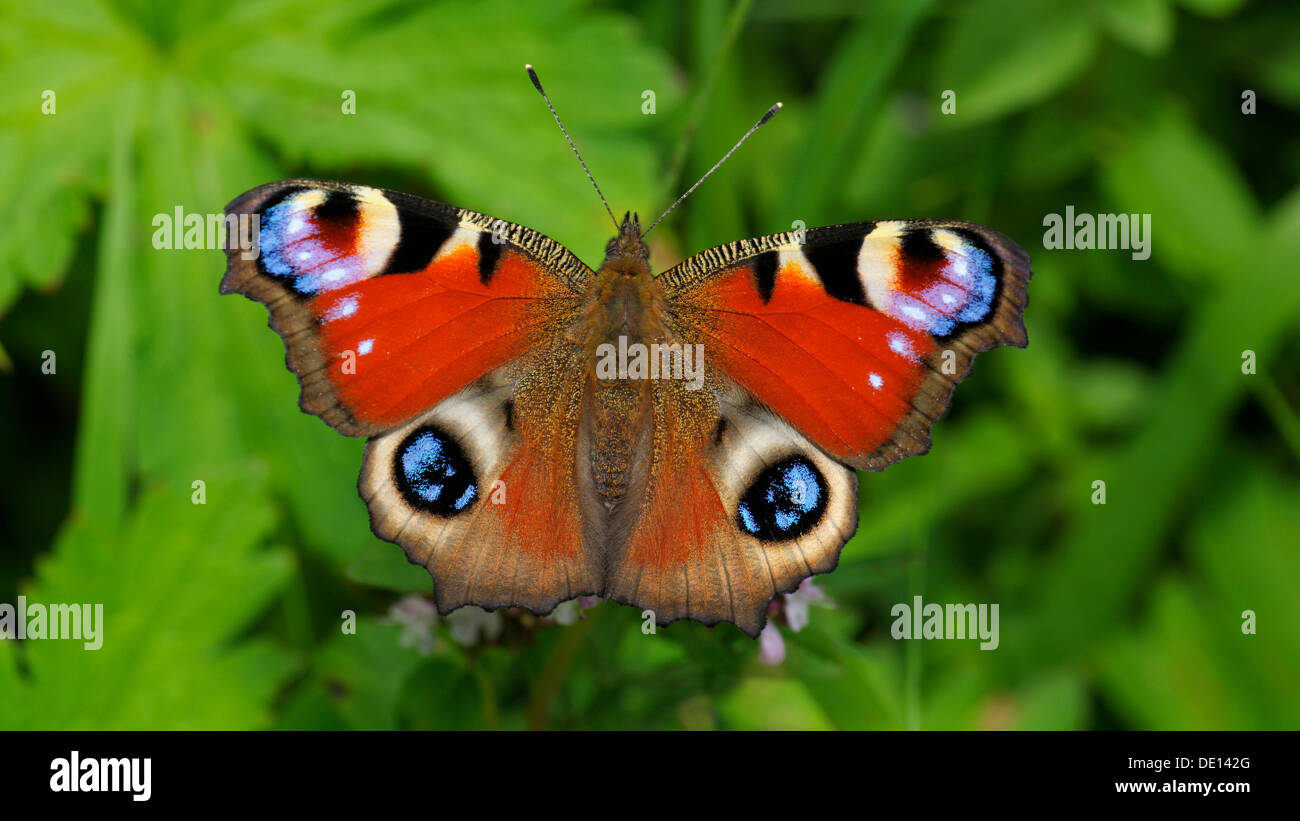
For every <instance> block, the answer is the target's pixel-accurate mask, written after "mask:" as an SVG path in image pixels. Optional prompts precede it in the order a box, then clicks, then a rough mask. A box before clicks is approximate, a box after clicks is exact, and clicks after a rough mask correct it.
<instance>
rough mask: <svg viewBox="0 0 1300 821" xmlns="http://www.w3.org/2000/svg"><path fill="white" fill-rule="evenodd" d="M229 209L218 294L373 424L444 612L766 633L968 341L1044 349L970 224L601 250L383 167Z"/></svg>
mask: <svg viewBox="0 0 1300 821" xmlns="http://www.w3.org/2000/svg"><path fill="white" fill-rule="evenodd" d="M529 74H530V75H531V76H532V77H533V81H534V84H535V85H536V86H537V88H538V90H539V91H541V84H540V82H539V81H538V80H537V79H536V74H535V73H534V72H533V71H532V69H531V67H530V68H529ZM542 94H543V96H544V97H545V96H546V95H545V92H542ZM547 104H548V106H549V105H550V100H549V98H547ZM775 108H776V107H773V110H771V111H769V112H768V114H767V115H765V119H764V120H761V121H760V122H759V125H761V124H762V123H763V122H765V121H766V118H767V117H770V116H771V114H772V113H773V112H774V110H775ZM551 111H552V113H553V114H554V113H555V112H554V107H553V106H552V107H551ZM555 118H556V121H557V123H558V122H559V117H558V115H556V117H555ZM560 127H561V130H563V124H561V125H560ZM757 127H758V126H757V125H756V126H755V128H754V129H751V130H750V132H749V133H750V134H752V133H753V131H754V130H755V129H757ZM748 136H749V134H746V137H748ZM565 137H566V138H568V134H567V132H565ZM742 142H743V139H742ZM570 143H572V140H570ZM738 146H739V144H737V147H738ZM574 150H575V153H576V150H577V149H576V147H575V148H574ZM733 150H734V149H733ZM579 159H580V160H581V155H579ZM724 159H725V158H724ZM583 166H584V168H585V167H586V164H585V163H583ZM714 168H715V169H716V168H717V166H715V167H714ZM588 175H589V176H590V172H589V171H588ZM706 176H707V175H706ZM702 181H703V180H701V182H702ZM592 182H593V184H594V183H595V181H594V179H593V180H592ZM697 185H698V183H697ZM692 190H693V189H692ZM597 191H599V187H597ZM687 193H689V191H688V192H687ZM601 199H602V200H603V199H604V197H603V195H602V196H601ZM679 202H680V200H679ZM606 209H607V210H608V205H606ZM669 210H671V209H669ZM226 212H227V215H228V216H238V217H241V218H252V217H255V218H256V223H255V224H256V225H257V226H258V230H257V240H258V246H259V247H258V253H257V254H256V255H255V256H252V258H249V257H250V255H249V254H246V253H242V252H241V251H240V249H238V248H236V247H234V246H233V245H228V247H227V254H228V267H227V270H226V273H225V276H224V278H223V279H222V282H221V292H222V293H241V294H244V295H245V296H247V297H249V298H251V299H254V300H257V301H259V302H261V303H263V304H265V305H266V307H267V308H268V309H269V311H270V327H271V328H272V329H274V330H275V331H277V332H278V333H279V334H280V336H282V337H283V339H284V343H285V347H286V351H287V353H286V362H287V365H288V367H289V370H291V371H292V372H293V373H294V374H296V375H297V378H298V380H299V382H300V385H301V396H300V406H301V408H302V410H303V411H305V412H307V413H309V414H314V415H316V416H319V417H320V418H321V419H323V420H324V421H325V422H326V423H327V424H329V425H330V426H331V427H333V428H334V429H335V430H337V431H339V432H340V433H342V434H345V435H347V436H358V437H367V440H368V441H367V443H366V447H365V456H364V459H363V463H362V467H361V474H360V479H359V481H358V485H357V487H358V491H359V493H360V495H361V498H362V499H363V500H364V501H365V503H366V505H367V506H368V508H369V513H370V524H371V528H372V530H373V531H374V533H375V534H376V535H377V536H378V537H379V538H381V539H384V540H387V541H390V542H395V543H396V544H398V545H400V546H401V547H402V548H403V550H404V551H405V553H406V556H407V558H408V560H409V561H411V562H412V563H414V564H419V565H422V566H424V567H425V568H427V569H428V571H429V573H430V574H431V575H432V577H433V580H434V599H435V603H436V605H437V607H438V610H439V611H440V612H442V613H444V614H445V613H448V612H450V611H452V610H454V609H456V608H459V607H462V606H465V605H478V606H480V607H484V608H487V609H494V608H499V607H522V608H526V609H528V610H530V611H533V612H535V613H538V614H545V613H548V612H550V611H551V610H553V609H554V608H555V606H556V605H557V604H559V603H560V602H562V601H565V600H568V599H573V598H576V597H579V596H600V597H603V598H607V599H611V600H613V601H617V602H621V603H623V604H627V605H631V606H633V607H635V608H638V609H640V610H642V611H643V613H647V612H648V613H649V614H652V615H653V617H654V619H655V621H656V622H657V623H659V624H668V623H670V622H673V621H675V620H678V619H689V620H693V621H697V622H702V623H705V624H717V623H720V622H731V623H734V624H735V625H737V626H738V627H739V628H740V629H741V630H743V631H744V632H745V633H747V634H749V635H750V636H756V635H757V634H758V633H759V631H760V630H761V629H762V628H763V626H764V624H765V622H766V618H767V612H768V605H769V603H770V602H771V601H772V600H773V599H774V598H775V597H776V596H777V595H778V594H780V593H784V592H789V591H791V590H793V589H795V588H796V587H798V586H799V584H800V583H801V582H802V580H804V579H805V578H807V577H809V576H812V575H814V574H820V573H827V572H830V571H831V570H833V569H834V568H835V566H836V564H837V562H838V559H839V554H840V550H841V548H842V547H843V546H844V544H845V543H846V542H847V541H848V540H849V538H850V537H851V536H852V535H853V533H854V531H855V530H856V529H857V523H858V498H857V474H856V472H855V469H860V470H881V469H883V468H885V467H886V466H888V465H890V464H892V463H893V462H896V461H898V460H899V459H902V458H903V457H906V456H910V455H913V454H920V453H924V452H926V451H927V450H928V449H929V446H930V433H929V432H930V427H931V425H932V424H933V423H934V421H935V419H937V418H938V417H939V416H940V415H942V414H943V413H944V411H945V410H946V408H947V406H948V402H949V397H950V396H951V394H952V390H953V387H954V386H955V385H956V383H957V382H959V381H960V380H961V379H962V378H963V377H964V376H965V375H966V373H967V371H968V370H969V368H970V365H971V360H972V359H973V358H974V357H975V355H976V354H977V353H979V352H981V351H984V350H986V349H988V348H991V347H993V346H996V345H1003V344H1008V345H1015V346H1019V347H1023V346H1024V345H1025V344H1026V335H1025V330H1024V324H1023V320H1022V314H1023V311H1024V308H1025V304H1026V286H1027V283H1028V281H1029V278H1030V269H1029V258H1028V256H1027V255H1026V254H1025V253H1024V251H1022V250H1021V249H1020V248H1018V247H1017V246H1016V245H1015V244H1014V243H1013V242H1012V241H1011V240H1009V239H1007V238H1006V237H1004V236H1003V235H1001V234H999V233H997V232H995V231H992V230H990V229H988V228H985V227H982V226H980V225H976V224H973V223H969V222H961V221H956V220H929V219H927V220H885V221H873V222H855V223H847V224H843V225H833V226H829V227H824V228H812V229H807V230H801V231H789V232H784V233H778V234H772V235H768V236H761V237H756V238H752V239H742V240H739V241H737V242H731V243H727V244H725V245H719V246H717V247H715V248H711V249H709V250H707V251H703V252H701V253H699V254H696V255H695V256H692V257H690V258H688V259H686V260H685V261H683V262H681V263H679V264H677V265H675V266H673V267H671V268H669V269H667V270H666V271H663V272H662V273H660V274H658V275H657V276H656V275H654V274H653V273H652V270H651V267H650V264H649V249H648V246H647V245H646V243H645V241H644V234H643V232H642V230H641V226H640V220H639V219H638V218H637V217H636V216H633V215H632V214H626V215H624V218H623V220H622V221H621V222H619V221H617V220H615V224H616V226H617V235H616V236H615V237H614V238H612V239H611V240H609V242H608V244H607V245H606V247H605V257H604V261H603V263H602V264H601V265H600V266H599V267H598V268H596V269H595V270H593V269H592V268H590V267H588V266H587V265H586V264H584V263H583V262H582V261H581V260H580V259H579V258H578V257H577V256H575V255H574V254H573V253H572V252H571V251H569V250H568V249H567V248H565V247H563V246H562V245H560V244H559V243H557V242H556V241H554V240H552V239H550V238H548V237H546V236H543V235H542V234H540V233H538V232H536V231H534V230H532V229H531V228H527V227H525V226H523V225H519V224H516V223H511V222H505V221H503V220H499V219H495V218H493V217H489V216H487V215H485V214H481V213H478V212H475V211H470V210H467V209H464V208H457V207H454V206H451V205H445V204H443V203H440V202H434V201H431V200H427V199H422V198H420V197H415V196H411V195H409V194H403V193H400V192H397V191H388V190H381V189H377V188H371V187H367V186H364V185H353V184H347V183H339V182H324V181H318V180H306V179H299V180H287V181H282V182H273V183H270V184H268V185H263V186H261V187H258V188H255V189H253V190H251V191H249V192H247V193H245V194H243V195H241V196H239V197H238V198H236V199H235V200H234V201H233V202H231V203H230V205H229V206H228V207H227V209H226ZM665 213H666V212H665ZM610 216H611V218H613V213H612V212H611V213H610ZM661 219H662V217H661ZM652 227H653V226H652Z"/></svg>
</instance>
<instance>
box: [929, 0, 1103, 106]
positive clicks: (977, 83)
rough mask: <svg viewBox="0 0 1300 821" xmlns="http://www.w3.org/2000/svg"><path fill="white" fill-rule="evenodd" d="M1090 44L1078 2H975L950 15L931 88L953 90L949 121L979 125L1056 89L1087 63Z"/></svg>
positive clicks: (1083, 11) (1085, 18)
mask: <svg viewBox="0 0 1300 821" xmlns="http://www.w3.org/2000/svg"><path fill="white" fill-rule="evenodd" d="M1095 45H1096V34H1095V31H1094V29H1093V22H1092V19H1091V18H1090V17H1089V16H1088V14H1087V9H1086V8H1085V7H1084V6H1083V5H1082V4H1079V3H1055V2H1049V0H1029V2H1025V0H976V2H972V3H967V4H964V5H963V6H962V7H961V9H960V10H959V11H958V12H957V14H956V15H954V17H953V20H952V23H951V25H950V26H949V28H948V32H947V37H946V38H945V40H944V43H943V45H942V46H941V48H940V52H939V57H938V59H937V60H936V66H935V72H934V79H933V82H934V88H935V89H940V90H942V89H952V90H953V91H955V92H956V93H957V114H956V116H955V117H952V118H949V119H951V120H953V121H954V123H955V124H958V125H970V124H972V123H977V122H982V121H984V120H988V119H992V118H994V117H1000V116H1003V115H1005V114H1008V113H1010V112H1012V111H1015V110H1017V109H1020V108H1023V107H1025V106H1028V105H1031V104H1033V103H1037V102H1039V101H1041V100H1043V99H1045V98H1047V97H1050V96H1051V95H1052V94H1054V93H1056V92H1057V91H1058V90H1059V89H1060V88H1061V87H1062V86H1064V85H1066V84H1067V83H1069V82H1070V81H1072V80H1073V79H1074V78H1075V77H1076V76H1078V74H1079V72H1081V71H1082V70H1083V69H1084V68H1085V67H1086V66H1087V65H1088V61H1089V60H1090V59H1091V57H1092V53H1093V49H1094V47H1095ZM936 95H937V92H936ZM936 99H937V96H936Z"/></svg>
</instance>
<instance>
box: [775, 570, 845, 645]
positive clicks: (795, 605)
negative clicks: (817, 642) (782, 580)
mask: <svg viewBox="0 0 1300 821" xmlns="http://www.w3.org/2000/svg"><path fill="white" fill-rule="evenodd" d="M784 598H785V623H786V624H788V625H790V629H791V630H793V631H794V632H796V633H798V632H799V631H800V630H802V629H804V628H805V627H807V626H808V605H810V604H812V603H813V602H815V601H825V602H829V600H828V599H827V598H826V591H824V590H822V589H821V588H820V587H818V586H817V585H815V584H813V580H812V576H809V577H808V578H806V579H804V580H803V582H801V583H800V584H799V587H798V589H796V590H795V591H794V592H793V593H786V594H785V595H784ZM832 606H833V605H832Z"/></svg>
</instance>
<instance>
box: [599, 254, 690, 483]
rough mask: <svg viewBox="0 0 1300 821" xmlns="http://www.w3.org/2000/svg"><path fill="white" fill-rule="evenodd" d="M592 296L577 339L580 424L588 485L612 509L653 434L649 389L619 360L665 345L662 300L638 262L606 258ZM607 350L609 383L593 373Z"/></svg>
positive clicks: (644, 458)
mask: <svg viewBox="0 0 1300 821" xmlns="http://www.w3.org/2000/svg"><path fill="white" fill-rule="evenodd" d="M592 297H593V298H592V301H591V303H590V304H589V305H588V308H587V311H586V313H585V315H584V317H583V324H584V326H585V327H584V328H583V333H582V334H581V335H579V336H578V338H579V339H582V340H583V344H584V351H583V361H584V363H585V364H586V369H587V373H586V385H587V390H586V391H585V393H586V396H587V402H586V406H585V408H584V414H583V415H584V420H583V421H584V423H585V428H586V433H587V435H588V442H589V457H590V460H589V461H590V468H591V479H592V484H593V486H594V489H595V491H596V493H597V494H598V495H599V496H600V498H601V500H602V501H604V503H605V505H606V506H607V507H610V508H612V507H613V506H614V505H615V503H617V502H618V501H619V500H620V499H622V498H623V497H624V496H626V495H627V494H628V492H629V489H630V488H631V487H632V486H633V485H634V484H635V482H636V480H637V473H638V471H637V470H636V466H638V465H644V464H645V463H646V461H647V451H648V449H649V448H650V447H651V446H652V442H651V438H652V437H651V433H652V429H653V424H652V413H653V386H652V383H651V381H650V380H648V379H644V378H634V377H632V376H631V375H629V374H627V373H625V372H624V371H623V370H622V368H621V365H622V364H623V362H622V359H621V354H622V352H625V351H628V350H634V349H635V348H634V346H637V345H646V346H648V345H650V344H652V343H656V342H659V343H662V342H665V341H667V339H668V336H669V334H668V330H667V327H666V325H665V322H664V317H665V313H664V300H663V294H662V292H661V290H660V287H659V284H658V283H657V282H656V281H655V280H654V277H652V276H651V275H650V268H649V265H648V264H647V263H646V261H645V260H643V259H639V258H637V257H635V256H615V257H612V258H610V259H607V260H606V263H605V264H604V265H602V266H601V268H600V270H599V271H598V272H597V273H596V279H595V282H594V287H593V290H592ZM611 351H613V352H614V353H615V355H616V356H618V357H620V359H619V365H620V369H619V371H618V373H617V375H616V377H615V378H610V373H609V369H608V367H606V368H603V369H602V368H598V363H599V362H600V360H601V358H602V357H605V358H606V359H608V357H609V356H610V352H611ZM608 364H609V363H608V362H607V363H606V365H608Z"/></svg>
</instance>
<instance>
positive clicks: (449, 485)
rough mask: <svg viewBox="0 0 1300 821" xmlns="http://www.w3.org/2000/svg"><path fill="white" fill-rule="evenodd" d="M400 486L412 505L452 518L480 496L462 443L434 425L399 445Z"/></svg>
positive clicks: (395, 463)
mask: <svg viewBox="0 0 1300 821" xmlns="http://www.w3.org/2000/svg"><path fill="white" fill-rule="evenodd" d="M393 475H394V477H395V479H396V480H397V488H398V490H400V491H401V493H402V498H404V499H405V500H406V502H407V504H409V505H410V506H411V507H414V508H417V509H419V510H424V511H427V512H429V513H432V514H434V515H435V516H444V517H450V516H455V515H457V514H458V513H463V512H464V511H466V510H467V509H469V507H470V505H471V504H472V503H473V501H474V499H475V498H477V497H478V479H477V478H476V477H475V476H474V469H473V468H472V467H470V464H469V459H467V458H466V457H465V452H464V451H463V450H461V448H460V445H458V444H456V441H455V440H454V439H452V438H451V437H450V436H448V435H447V434H446V433H445V432H444V431H442V430H439V429H438V428H436V427H433V426H432V425H425V426H423V427H419V428H416V429H415V430H413V431H411V432H410V433H409V434H407V436H406V438H405V439H403V440H402V443H401V444H400V445H398V446H397V452H396V454H395V457H394V459H393Z"/></svg>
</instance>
